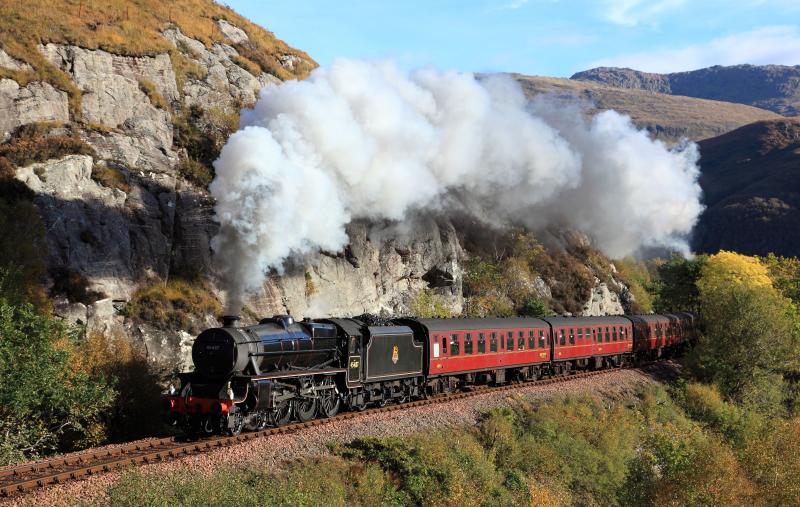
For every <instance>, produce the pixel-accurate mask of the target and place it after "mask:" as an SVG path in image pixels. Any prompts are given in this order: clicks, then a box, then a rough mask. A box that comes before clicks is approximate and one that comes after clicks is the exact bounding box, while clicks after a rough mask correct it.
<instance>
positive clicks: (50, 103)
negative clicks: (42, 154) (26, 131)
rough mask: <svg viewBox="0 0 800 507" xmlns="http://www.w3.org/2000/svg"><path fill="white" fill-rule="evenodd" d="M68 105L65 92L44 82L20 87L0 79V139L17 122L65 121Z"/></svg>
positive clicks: (7, 133)
mask: <svg viewBox="0 0 800 507" xmlns="http://www.w3.org/2000/svg"><path fill="white" fill-rule="evenodd" d="M4 54H5V53H4ZM68 107H69V106H68V102H67V93H66V92H62V91H61V90H57V89H55V88H53V87H52V86H51V85H49V84H48V83H42V82H39V81H34V82H32V83H28V84H27V85H26V86H20V85H19V84H17V82H16V81H14V80H12V79H0V140H3V139H5V138H7V137H8V135H9V134H10V133H11V132H12V131H13V130H14V129H16V128H17V127H19V126H20V125H26V124H28V123H35V122H43V121H57V122H66V121H69V109H68Z"/></svg>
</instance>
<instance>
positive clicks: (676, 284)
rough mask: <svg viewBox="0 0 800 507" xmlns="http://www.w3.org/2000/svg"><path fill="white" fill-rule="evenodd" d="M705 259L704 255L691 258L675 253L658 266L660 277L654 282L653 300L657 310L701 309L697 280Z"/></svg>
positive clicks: (695, 310) (660, 311)
mask: <svg viewBox="0 0 800 507" xmlns="http://www.w3.org/2000/svg"><path fill="white" fill-rule="evenodd" d="M705 260H706V258H705V256H702V255H698V256H697V257H695V258H694V259H691V260H687V259H685V258H684V257H682V256H680V255H673V256H672V257H671V258H670V260H669V261H667V262H666V263H664V264H661V265H660V266H658V268H657V271H658V278H659V279H658V281H656V282H654V291H655V293H656V297H655V301H654V302H653V308H654V309H655V311H656V312H659V313H668V312H680V311H687V310H689V311H693V312H697V311H699V306H700V304H699V299H700V293H699V292H698V289H697V280H698V279H699V278H700V270H701V269H702V268H703V264H704V263H705Z"/></svg>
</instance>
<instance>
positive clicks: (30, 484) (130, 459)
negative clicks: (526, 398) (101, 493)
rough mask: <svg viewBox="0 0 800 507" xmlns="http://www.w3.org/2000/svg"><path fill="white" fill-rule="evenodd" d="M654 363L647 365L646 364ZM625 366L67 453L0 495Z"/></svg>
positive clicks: (5, 482)
mask: <svg viewBox="0 0 800 507" xmlns="http://www.w3.org/2000/svg"><path fill="white" fill-rule="evenodd" d="M650 364H653V363H648V364H646V365H640V368H641V367H643V366H648V365H650ZM620 369H625V367H623V368H611V369H605V370H597V371H589V372H577V373H573V374H569V375H560V376H554V377H549V378H545V379H539V380H527V381H516V382H511V383H508V384H503V385H499V386H490V385H481V386H474V387H472V388H470V389H469V390H466V391H460V392H456V393H449V394H440V395H436V396H433V397H430V398H426V399H422V400H416V401H410V402H406V403H402V404H392V405H386V406H384V407H375V408H368V409H366V410H363V411H350V412H342V413H340V414H337V415H335V416H333V417H328V418H320V419H312V420H310V421H307V422H296V423H290V424H287V425H284V426H279V427H276V428H267V429H264V430H260V431H252V432H244V433H241V434H239V435H235V436H215V437H209V438H205V439H201V440H197V441H193V442H185V441H181V440H178V439H176V438H175V437H169V438H161V439H155V440H150V441H146V442H137V443H131V444H128V445H124V444H123V445H120V446H118V447H114V448H111V449H106V450H103V451H92V450H91V449H89V450H87V451H85V452H80V453H77V454H72V455H69V456H64V457H56V458H51V459H46V460H42V461H35V462H30V463H24V464H21V465H17V466H9V467H5V468H2V469H0V497H10V496H16V495H19V494H24V493H26V492H30V491H32V490H35V489H38V488H43V487H46V486H50V485H54V484H63V483H65V482H70V481H74V480H78V479H82V478H86V477H89V476H93V475H99V474H103V473H106V472H110V471H112V470H118V469H121V468H124V467H129V466H138V465H142V464H148V463H155V462H163V461H169V460H173V459H176V458H180V457H183V456H189V455H192V454H199V453H202V452H207V451H209V450H213V449H218V448H222V447H228V446H231V445H234V444H237V443H240V442H246V441H249V440H253V439H256V438H261V437H266V436H270V435H280V434H288V433H295V432H298V431H301V430H302V429H304V428H310V427H313V426H322V425H326V424H329V423H331V422H335V421H341V420H346V419H355V418H360V417H365V416H368V415H371V414H379V413H383V412H394V411H399V410H405V409H408V408H413V407H420V406H425V405H434V404H440V403H446V402H448V401H452V400H459V399H463V398H470V397H473V396H478V395H481V394H487V393H490V392H500V391H509V390H514V389H518V388H520V387H528V386H537V385H548V384H556V383H562V382H569V381H571V380H576V379H580V378H586V377H593V376H597V375H604V374H607V373H613V372H615V371H619V370H620Z"/></svg>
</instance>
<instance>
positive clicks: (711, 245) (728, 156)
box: [693, 118, 800, 256]
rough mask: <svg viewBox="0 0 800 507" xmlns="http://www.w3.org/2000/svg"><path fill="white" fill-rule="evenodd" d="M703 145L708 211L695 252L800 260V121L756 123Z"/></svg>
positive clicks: (702, 181) (697, 232)
mask: <svg viewBox="0 0 800 507" xmlns="http://www.w3.org/2000/svg"><path fill="white" fill-rule="evenodd" d="M699 144H700V153H701V159H700V165H701V170H702V175H701V178H700V185H701V186H702V187H703V192H704V195H705V204H706V206H708V209H707V210H706V211H705V212H704V213H703V215H702V216H701V218H700V223H699V224H698V225H697V228H696V230H695V237H694V241H693V247H694V249H695V250H696V251H700V252H716V251H717V250H719V249H727V250H735V251H738V252H742V253H746V254H766V253H768V252H774V253H776V254H780V255H789V256H796V255H800V236H798V234H797V231H798V230H800V118H785V119H780V120H772V121H763V122H757V123H753V124H751V125H747V126H744V127H742V128H739V129H737V130H734V131H733V132H729V133H727V134H724V135H722V136H719V137H715V138H712V139H707V140H705V141H701V142H700V143H699Z"/></svg>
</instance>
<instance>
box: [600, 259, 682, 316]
mask: <svg viewBox="0 0 800 507" xmlns="http://www.w3.org/2000/svg"><path fill="white" fill-rule="evenodd" d="M614 265H615V266H616V267H617V271H618V273H619V276H620V277H621V278H622V280H623V282H624V283H625V284H626V285H627V286H628V289H629V290H630V291H631V294H632V295H633V304H632V305H631V308H630V311H631V312H632V313H650V312H652V311H653V298H652V296H651V295H650V293H649V292H648V288H649V287H650V286H651V284H652V280H651V278H650V272H649V271H648V269H647V266H646V265H645V264H644V263H643V262H641V261H638V260H636V259H634V258H632V257H626V258H624V259H621V260H617V261H614ZM684 310H685V308H684Z"/></svg>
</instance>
